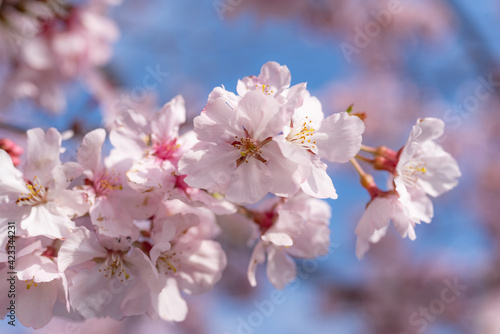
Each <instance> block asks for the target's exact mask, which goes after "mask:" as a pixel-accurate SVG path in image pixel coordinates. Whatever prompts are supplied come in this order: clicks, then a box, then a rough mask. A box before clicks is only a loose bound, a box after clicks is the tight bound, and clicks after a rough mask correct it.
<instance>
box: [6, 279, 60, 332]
mask: <svg viewBox="0 0 500 334" xmlns="http://www.w3.org/2000/svg"><path fill="white" fill-rule="evenodd" d="M23 283H24V282H23ZM23 283H20V282H19V283H18V286H19V288H20V289H19V290H21V291H20V292H19V294H18V298H17V305H16V309H17V310H18V312H17V318H18V319H19V322H20V323H21V324H23V325H24V326H26V327H33V329H39V328H42V327H44V326H45V325H47V324H48V323H49V321H50V320H51V319H52V315H53V309H54V305H55V303H56V300H57V288H56V284H57V282H48V283H39V284H38V286H36V287H35V286H34V284H33V285H32V286H31V288H30V289H29V290H28V289H26V287H24V288H21V285H23Z"/></svg>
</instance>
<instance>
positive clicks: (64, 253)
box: [57, 227, 108, 272]
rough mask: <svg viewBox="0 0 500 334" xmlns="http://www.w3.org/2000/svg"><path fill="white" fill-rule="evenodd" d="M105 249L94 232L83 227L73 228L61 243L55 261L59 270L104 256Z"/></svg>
mask: <svg viewBox="0 0 500 334" xmlns="http://www.w3.org/2000/svg"><path fill="white" fill-rule="evenodd" d="M107 254H108V253H107V251H106V249H104V247H102V246H101V244H100V242H99V240H97V237H96V236H95V234H94V232H91V231H89V230H88V229H86V228H85V227H77V228H75V229H74V230H73V231H72V232H71V234H70V235H69V236H68V237H67V238H66V240H65V241H64V242H63V244H62V245H61V249H60V250H59V253H58V256H57V261H58V265H59V270H60V271H61V272H63V271H65V270H66V269H67V268H68V267H71V266H76V265H78V264H81V263H84V262H86V261H90V260H92V259H93V258H105V257H106V256H107Z"/></svg>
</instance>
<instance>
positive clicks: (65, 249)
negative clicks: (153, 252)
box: [58, 227, 161, 319]
mask: <svg viewBox="0 0 500 334" xmlns="http://www.w3.org/2000/svg"><path fill="white" fill-rule="evenodd" d="M132 241H133V240H132V239H131V238H130V237H128V238H108V237H105V236H99V238H98V237H97V236H96V235H95V234H94V233H93V232H91V231H89V230H88V229H87V228H85V227H77V228H75V229H74V230H73V232H72V233H71V234H70V235H69V236H68V237H67V238H66V240H65V241H64V243H63V244H62V245H61V248H60V250H59V254H58V264H59V269H60V270H61V271H66V270H70V275H71V277H72V278H71V280H70V284H69V296H70V303H71V306H72V307H73V309H75V310H76V311H77V312H78V313H79V314H81V315H82V316H83V317H84V318H93V317H105V316H109V317H111V318H114V319H122V318H124V317H125V316H126V313H127V310H124V306H122V303H123V301H124V300H126V299H125V298H126V297H127V296H128V295H129V294H133V293H134V287H135V286H136V285H139V284H146V285H147V286H148V287H149V288H150V289H152V290H153V291H155V292H156V293H159V292H160V290H161V285H160V284H159V282H158V272H157V271H156V268H155V267H154V265H153V263H152V262H151V260H150V259H149V257H148V256H147V255H146V254H144V252H143V251H142V250H140V249H139V248H137V247H132ZM71 271H73V272H71ZM140 306H141V305H135V307H139V308H140ZM128 312H129V311H128ZM144 312H145V310H144V309H143V310H142V313H144Z"/></svg>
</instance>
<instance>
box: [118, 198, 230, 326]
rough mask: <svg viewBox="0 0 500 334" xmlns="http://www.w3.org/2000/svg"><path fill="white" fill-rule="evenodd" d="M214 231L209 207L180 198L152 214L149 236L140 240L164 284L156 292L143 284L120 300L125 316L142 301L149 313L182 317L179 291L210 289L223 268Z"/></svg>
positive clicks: (184, 307)
mask: <svg viewBox="0 0 500 334" xmlns="http://www.w3.org/2000/svg"><path fill="white" fill-rule="evenodd" d="M217 233H218V227H217V225H216V224H215V218H214V215H213V213H212V212H210V210H207V209H205V208H196V207H190V206H189V205H187V204H185V203H183V202H181V201H179V200H172V201H167V202H165V203H164V206H162V207H160V210H159V211H158V213H157V214H156V215H155V219H154V221H153V228H152V231H151V233H150V234H149V238H148V239H145V240H143V245H147V246H145V248H146V249H150V251H149V254H150V257H151V260H152V262H153V263H154V264H155V266H156V269H157V270H158V273H159V278H160V280H161V282H162V283H161V284H162V286H163V288H162V289H161V292H160V293H155V292H154V291H153V290H150V289H148V288H147V286H146V285H145V284H142V285H138V286H137V287H136V288H135V289H134V290H135V292H134V293H133V294H131V295H130V298H127V299H126V300H124V302H123V304H122V305H123V307H124V308H125V309H126V310H127V311H128V315H133V314H136V313H135V312H137V311H135V309H136V308H134V305H137V304H140V305H144V308H146V309H147V310H148V311H147V312H148V314H150V315H158V316H159V317H160V318H161V319H163V320H168V321H183V320H184V319H185V317H186V314H187V311H188V310H187V304H186V302H185V300H184V299H183V298H182V296H181V294H180V292H181V291H182V292H184V293H187V294H200V293H203V292H206V291H208V290H210V289H211V288H212V287H213V286H214V285H215V283H217V281H219V279H220V278H221V276H222V271H223V269H224V268H225V266H226V256H225V253H224V251H223V250H222V247H221V246H220V245H219V243H217V242H215V241H213V240H210V239H211V238H213V237H214V236H215V234H217Z"/></svg>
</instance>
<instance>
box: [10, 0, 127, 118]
mask: <svg viewBox="0 0 500 334" xmlns="http://www.w3.org/2000/svg"><path fill="white" fill-rule="evenodd" d="M24 2H25V4H24V5H26V6H28V8H29V7H30V6H31V7H33V6H34V4H38V7H40V6H45V7H41V8H37V9H38V10H39V12H40V13H42V14H43V15H42V14H40V15H38V16H37V15H34V16H33V15H30V14H29V12H28V13H26V12H25V13H18V12H17V11H15V10H7V9H8V8H10V7H8V8H7V9H6V10H4V11H3V12H2V13H1V14H2V15H3V16H5V17H6V20H7V21H8V22H10V21H12V20H13V17H14V18H15V17H16V16H18V15H21V16H22V17H23V18H25V19H26V20H31V21H34V22H35V23H36V24H35V23H30V24H29V25H24V26H21V27H26V26H31V27H32V28H33V29H32V31H30V34H29V36H24V35H23V34H26V32H25V31H20V32H19V33H20V34H21V35H20V36H17V35H16V33H15V32H14V33H13V32H12V31H10V30H9V31H8V36H9V37H12V36H14V38H17V39H19V38H21V39H22V40H19V41H20V43H19V45H17V46H16V47H15V48H16V52H14V53H13V55H12V56H11V57H12V59H8V61H10V62H12V63H13V64H14V65H15V66H13V69H12V70H11V71H10V73H8V75H7V76H6V80H4V82H3V84H2V96H0V98H1V99H2V101H4V102H5V103H9V102H11V101H14V100H17V99H21V98H32V99H34V100H35V101H36V102H37V103H38V104H39V105H40V106H41V107H43V108H45V109H46V110H48V111H51V112H60V111H62V110H63V109H64V108H65V105H66V100H65V97H64V92H63V85H64V83H66V82H69V81H70V80H73V79H75V78H76V77H77V76H78V75H82V76H85V74H86V73H87V72H90V71H91V70H92V69H93V68H94V67H98V66H102V65H104V64H105V63H106V62H107V61H108V60H109V58H110V57H111V43H112V42H113V41H114V40H116V38H117V37H118V29H117V28H116V26H115V24H114V23H113V22H112V21H110V20H109V19H107V18H105V17H104V16H103V15H102V13H100V12H99V11H97V10H96V9H95V8H93V7H91V6H87V7H84V6H81V7H80V6H72V5H68V4H65V5H61V4H59V3H58V2H57V1H54V6H53V5H51V3H49V2H50V1H48V2H47V3H44V1H31V2H30V1H24ZM35 6H36V5H35ZM14 7H15V6H14ZM14 7H13V8H14ZM31 21H30V22H31ZM26 24H27V23H26ZM15 30H19V29H15ZM24 30H26V29H24Z"/></svg>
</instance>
